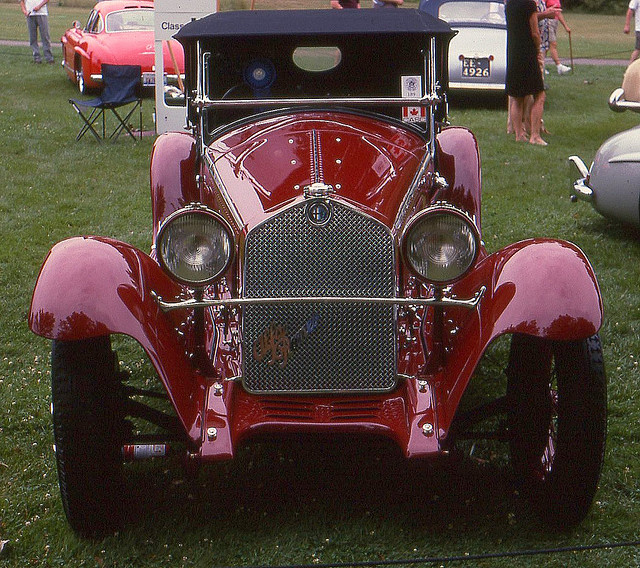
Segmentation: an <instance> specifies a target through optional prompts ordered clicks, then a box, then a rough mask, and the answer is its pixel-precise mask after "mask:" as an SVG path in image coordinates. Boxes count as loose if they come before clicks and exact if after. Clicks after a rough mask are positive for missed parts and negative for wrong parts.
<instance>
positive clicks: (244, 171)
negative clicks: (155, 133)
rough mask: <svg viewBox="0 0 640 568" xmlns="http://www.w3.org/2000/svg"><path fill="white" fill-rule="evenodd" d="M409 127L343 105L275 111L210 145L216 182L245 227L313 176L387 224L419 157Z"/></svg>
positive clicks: (419, 143) (417, 138) (299, 193)
mask: <svg viewBox="0 0 640 568" xmlns="http://www.w3.org/2000/svg"><path fill="white" fill-rule="evenodd" d="M425 151H426V142H425V140H424V138H423V137H422V136H421V135H420V134H419V133H418V132H417V131H416V130H413V129H411V128H409V127H407V128H405V127H403V126H402V125H400V124H398V123H390V122H386V121H384V120H380V119H376V118H373V117H368V116H362V115H358V114H351V113H348V112H303V113H295V114H291V115H277V116H276V115H272V116H270V117H267V118H264V119H263V120H259V121H254V122H251V123H247V124H243V125H240V126H238V127H236V128H233V129H232V130H228V131H226V132H225V133H223V134H222V135H221V136H219V137H217V138H216V139H215V140H214V141H213V142H212V143H211V144H210V145H209V148H208V155H209V158H210V159H211V161H212V166H213V167H212V168H211V173H212V174H213V182H214V183H215V185H216V186H217V187H219V188H220V189H222V190H223V192H224V193H225V194H226V196H227V198H228V200H229V201H230V203H232V206H233V207H234V208H235V209H236V213H237V215H238V216H239V217H240V219H241V220H242V224H244V226H245V228H247V229H249V230H250V229H251V227H252V226H255V225H256V224H258V223H259V222H261V221H262V220H264V219H265V218H266V217H267V216H269V215H271V214H273V213H274V212H276V211H278V210H279V209H281V208H283V207H285V206H287V205H289V204H291V203H293V202H295V201H296V200H297V199H301V198H302V197H303V195H304V191H305V187H308V186H310V185H311V184H313V183H323V184H325V185H328V186H331V188H332V190H333V191H332V193H331V195H332V196H334V197H335V198H336V199H342V200H345V201H347V202H350V203H351V204H354V205H356V206H357V207H359V208H361V209H363V210H365V211H366V212H367V213H369V214H371V215H372V216H374V217H376V218H378V219H379V220H381V221H382V222H383V223H385V224H386V225H387V226H389V227H391V226H392V225H393V222H394V220H395V218H396V216H397V213H398V210H399V208H400V204H401V203H402V201H403V198H404V196H405V194H406V192H407V189H408V188H409V186H410V185H411V183H412V181H413V179H414V177H415V174H416V171H417V168H418V167H419V164H420V162H421V160H422V158H423V157H424V154H425Z"/></svg>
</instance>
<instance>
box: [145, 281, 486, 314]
mask: <svg viewBox="0 0 640 568" xmlns="http://www.w3.org/2000/svg"><path fill="white" fill-rule="evenodd" d="M486 291H487V287H486V286H481V287H480V289H479V290H478V291H477V292H476V293H475V294H474V295H473V297H472V298H469V299H466V300H461V299H458V298H447V297H441V298H359V297H348V296H347V297H339V296H316V297H310V296H309V297H299V298H227V299H224V300H213V299H207V300H196V299H194V298H191V299H189V300H181V301H178V302H166V301H165V300H163V299H162V297H160V296H159V295H158V294H156V293H155V292H153V291H152V292H151V295H152V296H153V298H154V299H155V300H156V302H157V303H158V305H159V306H160V308H161V309H162V311H164V312H169V311H172V310H179V309H185V308H208V307H212V308H224V307H227V306H248V305H257V304H261V305H268V304H312V303H318V304H337V303H352V304H387V305H397V306H425V307H428V306H442V307H451V308H467V309H470V310H472V309H475V308H476V307H477V306H478V305H479V304H480V300H482V297H483V296H484V294H485V292H486Z"/></svg>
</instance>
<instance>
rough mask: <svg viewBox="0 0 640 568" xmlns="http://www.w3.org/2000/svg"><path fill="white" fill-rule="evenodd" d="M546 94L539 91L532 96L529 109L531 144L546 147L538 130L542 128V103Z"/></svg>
mask: <svg viewBox="0 0 640 568" xmlns="http://www.w3.org/2000/svg"><path fill="white" fill-rule="evenodd" d="M545 99H546V93H545V92H544V91H541V92H539V93H536V94H535V95H534V96H533V106H532V107H531V137H530V138H529V142H531V144H538V145H539V146H546V145H547V143H546V142H545V141H544V140H543V139H542V136H540V128H541V126H542V114H543V113H544V101H545Z"/></svg>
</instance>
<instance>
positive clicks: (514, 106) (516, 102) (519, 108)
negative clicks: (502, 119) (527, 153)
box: [510, 97, 527, 142]
mask: <svg viewBox="0 0 640 568" xmlns="http://www.w3.org/2000/svg"><path fill="white" fill-rule="evenodd" d="M510 101H511V105H510V108H511V124H512V125H513V130H514V132H515V133H516V140H518V141H519V142H522V141H525V140H526V139H527V135H526V133H525V131H524V126H523V124H522V116H523V112H524V98H521V97H511V99H510Z"/></svg>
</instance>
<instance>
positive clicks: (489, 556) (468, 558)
mask: <svg viewBox="0 0 640 568" xmlns="http://www.w3.org/2000/svg"><path fill="white" fill-rule="evenodd" d="M639 546H640V540H633V541H624V542H609V543H604V544H584V545H579V546H563V547H556V548H539V549H532V550H513V551H509V552H489V553H484V554H463V555H458V556H428V557H423V558H405V559H399V560H372V561H363V562H331V563H324V564H323V563H320V564H277V565H268V564H261V565H253V566H243V567H237V566H236V567H233V568H377V567H381V566H415V565H419V564H437V563H440V564H444V563H446V562H460V563H465V562H475V561H479V560H495V559H500V558H521V557H525V556H541V555H547V556H551V555H554V554H563V553H567V552H588V551H592V550H606V549H612V550H613V549H615V548H637V547H639ZM214 568H231V567H215V566H214Z"/></svg>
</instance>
